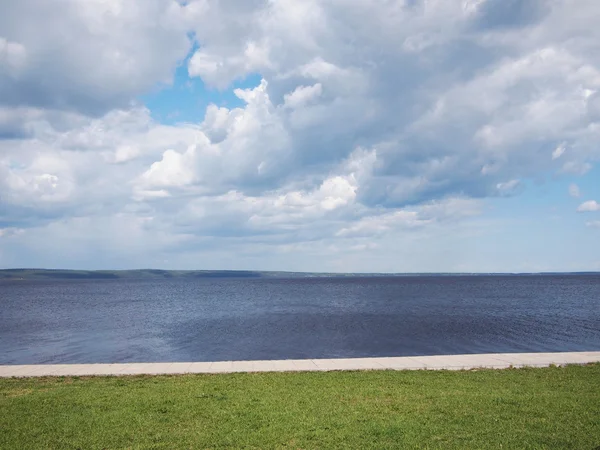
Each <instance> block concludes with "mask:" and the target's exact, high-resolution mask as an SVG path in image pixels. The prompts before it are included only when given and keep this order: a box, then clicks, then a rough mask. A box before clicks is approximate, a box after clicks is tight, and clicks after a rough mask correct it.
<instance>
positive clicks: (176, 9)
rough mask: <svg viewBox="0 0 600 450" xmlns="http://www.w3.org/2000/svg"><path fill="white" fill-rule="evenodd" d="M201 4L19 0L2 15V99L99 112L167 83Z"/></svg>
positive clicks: (184, 50) (160, 0)
mask: <svg viewBox="0 0 600 450" xmlns="http://www.w3.org/2000/svg"><path fill="white" fill-rule="evenodd" d="M198 12H199V11H198V8H197V6H196V5H184V4H182V3H179V2H177V1H174V0H149V1H146V2H144V3H143V5H142V4H138V3H135V2H133V3H132V2H127V1H122V0H111V1H104V0H91V1H83V2H82V1H78V0H66V1H61V2H56V1H46V0H22V1H18V2H8V3H6V4H5V5H3V7H2V15H0V30H1V31H0V34H1V36H0V98H2V99H3V103H6V104H8V105H12V106H16V105H19V106H28V107H41V108H58V109H69V110H73V111H83V112H85V113H92V114H100V113H104V112H107V111H108V110H110V109H112V108H115V107H126V106H127V105H129V103H130V102H131V100H132V99H133V98H134V97H135V96H136V95H139V94H142V93H145V92H146V91H147V90H148V89H150V88H152V87H153V86H154V85H155V84H156V83H168V82H169V81H170V80H171V78H172V76H173V70H174V68H175V66H176V64H177V63H178V61H180V60H182V59H183V58H184V57H185V56H186V54H187V52H188V50H189V48H190V46H191V44H190V41H189V39H188V37H187V33H188V30H189V21H190V20H193V18H194V16H195V15H196V14H197V13H198Z"/></svg>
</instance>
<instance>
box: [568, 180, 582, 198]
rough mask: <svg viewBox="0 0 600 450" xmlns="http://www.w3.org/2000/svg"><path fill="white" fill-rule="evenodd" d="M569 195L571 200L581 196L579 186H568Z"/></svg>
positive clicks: (573, 184)
mask: <svg viewBox="0 0 600 450" xmlns="http://www.w3.org/2000/svg"><path fill="white" fill-rule="evenodd" d="M569 195H570V196H571V197H573V198H579V197H580V196H581V192H580V190H579V186H577V185H576V184H575V183H572V184H570V185H569Z"/></svg>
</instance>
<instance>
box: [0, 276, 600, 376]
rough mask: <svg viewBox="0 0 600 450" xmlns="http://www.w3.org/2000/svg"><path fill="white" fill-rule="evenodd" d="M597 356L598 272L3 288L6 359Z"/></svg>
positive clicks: (1, 336)
mask: <svg viewBox="0 0 600 450" xmlns="http://www.w3.org/2000/svg"><path fill="white" fill-rule="evenodd" d="M590 350H600V276H599V275H581V276H579V275H559V276H549V275H547V276H476V277H474V276H425V277H416V276H415V277H352V278H296V279H281V278H275V279H270V278H255V279H254V278H253V279H243V278H240V279H236V278H225V279H220V278H208V279H202V278H200V279H191V280H190V279H166V280H151V281H148V280H98V281H48V282H46V281H11V282H6V281H5V282H0V364H39V363H96V362H99V363H100V362H101V363H109V362H167V361H218V360H256V359H292V358H293V359H295V358H338V357H369V356H408V355H434V354H453V353H489V352H551V351H590Z"/></svg>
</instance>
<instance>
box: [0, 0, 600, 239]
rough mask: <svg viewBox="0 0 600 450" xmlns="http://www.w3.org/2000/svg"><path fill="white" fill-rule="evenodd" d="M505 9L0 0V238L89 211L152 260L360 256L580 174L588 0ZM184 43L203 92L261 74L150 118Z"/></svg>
mask: <svg viewBox="0 0 600 450" xmlns="http://www.w3.org/2000/svg"><path fill="white" fill-rule="evenodd" d="M521 3H522V2H521ZM521 3H520V2H502V1H500V0H486V1H469V2H433V3H432V2H426V1H410V2H408V1H407V2H381V3H376V4H371V3H365V2H363V1H359V0H349V1H343V2H342V1H339V0H334V1H321V0H310V1H297V0H283V1H277V2H270V1H265V0H250V1H248V0H245V1H240V0H228V1H212V0H189V1H185V2H184V1H175V0H150V1H148V2H144V4H143V5H141V4H140V5H138V4H136V3H132V2H126V1H122V0H111V1H109V2H106V1H99V0H93V1H88V2H80V1H76V0H67V1H63V2H61V8H57V7H56V4H55V3H54V2H48V1H41V0H24V1H19V2H11V3H10V5H7V6H6V7H5V8H4V11H3V14H2V15H1V16H0V30H2V31H1V32H0V229H2V230H9V229H11V230H12V229H19V230H25V232H24V234H23V235H18V236H17V235H16V234H14V233H13V234H10V233H8V232H5V233H4V235H3V239H4V240H6V239H7V238H6V236H9V234H10V239H17V238H18V239H22V241H19V242H25V239H26V238H25V237H24V236H25V235H26V234H27V233H28V232H30V231H31V232H32V233H33V230H34V229H35V230H38V232H39V233H40V234H39V236H42V235H44V233H51V232H55V233H57V235H61V236H63V235H67V234H68V231H67V230H68V229H69V227H73V228H74V229H77V230H84V229H85V227H86V226H87V225H86V224H89V223H90V222H86V220H88V221H93V220H94V218H97V220H98V222H99V223H105V224H106V227H107V229H116V227H117V226H121V225H122V224H123V223H124V222H125V221H128V220H130V221H132V222H134V223H135V224H136V225H135V226H132V227H130V228H129V232H130V233H131V235H132V236H133V235H135V236H136V237H135V238H133V237H132V238H131V241H132V242H134V241H135V242H138V241H136V239H137V240H139V242H141V241H143V240H144V236H147V238H148V239H152V238H156V243H157V244H156V245H157V247H156V249H157V250H156V251H162V249H167V248H171V249H173V251H179V250H180V247H178V246H180V245H185V246H186V248H187V247H193V246H194V245H196V246H199V247H201V248H206V246H210V245H213V244H211V243H210V242H209V238H217V237H219V238H221V239H242V238H243V239H244V242H245V243H247V244H248V245H256V246H261V245H262V246H263V247H262V249H263V250H264V249H265V248H273V249H281V248H304V249H307V248H310V249H312V250H311V251H313V250H315V251H316V249H318V248H320V249H324V248H329V249H338V250H339V249H340V248H344V249H346V250H348V251H349V249H351V248H353V249H354V250H355V251H356V249H364V250H365V251H376V250H377V249H380V250H381V249H385V248H386V245H377V243H369V242H363V241H361V239H369V237H372V238H373V239H375V238H381V239H386V238H390V236H397V234H395V233H416V234H418V233H421V232H422V230H426V229H438V228H436V227H439V229H442V228H443V226H446V225H447V226H455V224H458V223H467V222H469V221H470V220H473V218H475V217H477V216H478V215H480V214H483V211H484V208H483V204H484V202H485V201H486V199H488V198H494V197H515V196H518V195H519V194H520V193H521V192H522V191H523V189H524V186H525V185H526V184H527V182H528V181H530V180H540V179H551V177H552V176H553V175H556V174H565V173H567V174H572V175H577V176H585V174H589V173H590V171H592V169H593V168H594V166H595V164H597V161H598V160H599V159H600V148H599V147H598V145H597V142H599V140H600V113H599V111H600V106H599V105H600V100H599V99H600V52H599V49H598V46H597V42H598V41H600V31H599V28H598V27H597V26H596V23H597V21H598V18H599V17H600V8H599V6H598V3H597V2H596V1H594V0H582V1H580V2H578V5H577V8H573V6H572V5H571V4H570V3H569V2H567V1H566V0H557V1H552V2H549V1H542V0H539V1H537V0H536V1H532V2H528V3H527V5H525V4H521ZM31 11H37V12H38V13H37V14H31V13H30V12H31ZM190 51H191V53H190ZM186 56H189V59H187V60H185V61H187V62H186V64H187V66H186V69H187V72H188V74H189V76H191V77H198V78H200V79H201V80H202V82H203V83H204V85H206V86H207V87H208V89H211V88H215V89H217V90H220V92H223V91H228V90H230V89H231V86H232V83H233V82H234V81H236V80H243V79H245V78H246V77H247V76H249V75H256V74H259V75H260V77H261V81H260V83H259V84H258V85H257V86H254V87H247V88H243V89H236V90H235V91H234V92H233V95H235V96H236V98H237V99H238V100H239V105H238V106H236V107H230V106H224V105H223V104H219V105H216V104H211V105H209V106H208V108H207V109H206V111H205V116H204V119H203V121H202V122H200V123H180V124H175V125H165V124H161V123H159V122H157V121H156V120H154V119H153V118H152V112H151V111H149V110H147V109H146V108H145V107H143V106H141V105H140V100H139V96H140V95H141V94H144V93H147V92H149V91H150V90H152V89H156V88H157V86H160V85H164V84H168V83H170V82H171V79H172V77H173V74H174V70H175V68H176V67H177V66H178V64H181V63H182V62H183V61H184V58H185V57H186ZM217 103H218V102H217ZM563 176H564V175H563ZM588 176H589V175H588ZM569 193H570V195H571V196H573V197H579V189H578V188H577V186H576V185H574V184H573V185H572V186H571V187H570V188H569ZM597 208H598V205H597V203H595V202H593V201H590V202H585V203H583V204H582V205H581V206H580V207H579V208H578V210H580V211H593V210H597ZM39 230H45V231H43V232H42V231H39ZM93 230H95V231H94V232H97V233H101V234H102V231H101V228H100V227H99V228H93ZM157 236H161V237H160V238H159V237H157ZM39 239H40V240H43V238H42V237H40V238H39ZM82 239H83V238H82ZM99 239H100V238H99ZM102 239H104V237H103V238H101V239H100V240H102ZM106 239H108V238H106ZM15 242H16V241H15ZM31 242H33V241H31ZM182 242H185V244H182ZM228 242H229V241H228ZM371 244H373V245H371ZM23 245H24V244H23ZM89 245H90V246H91V245H92V243H89ZM215 245H216V244H215ZM162 246H164V247H162ZM169 246H170V247H169ZM285 246H288V247H285ZM136 248H138V249H139V247H136ZM165 251H166V250H165ZM332 251H333V250H332ZM336 251H337V250H336Z"/></svg>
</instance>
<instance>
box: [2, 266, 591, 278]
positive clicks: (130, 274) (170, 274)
mask: <svg viewBox="0 0 600 450" xmlns="http://www.w3.org/2000/svg"><path fill="white" fill-rule="evenodd" d="M598 275H600V272H539V273H509V272H500V273H467V272H455V273H453V272H450V273H322V272H283V271H280V272H276V271H252V270H162V269H134V270H73V269H22V268H18V269H0V281H2V280H11V281H13V280H14V281H19V280H21V281H27V280H116V279H173V278H178V279H198V278H244V279H248V278H350V277H353V278H355V277H369V278H372V277H469V276H470V277H485V276H488V277H489V276H495V277H502V276H513V277H516V276H598Z"/></svg>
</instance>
